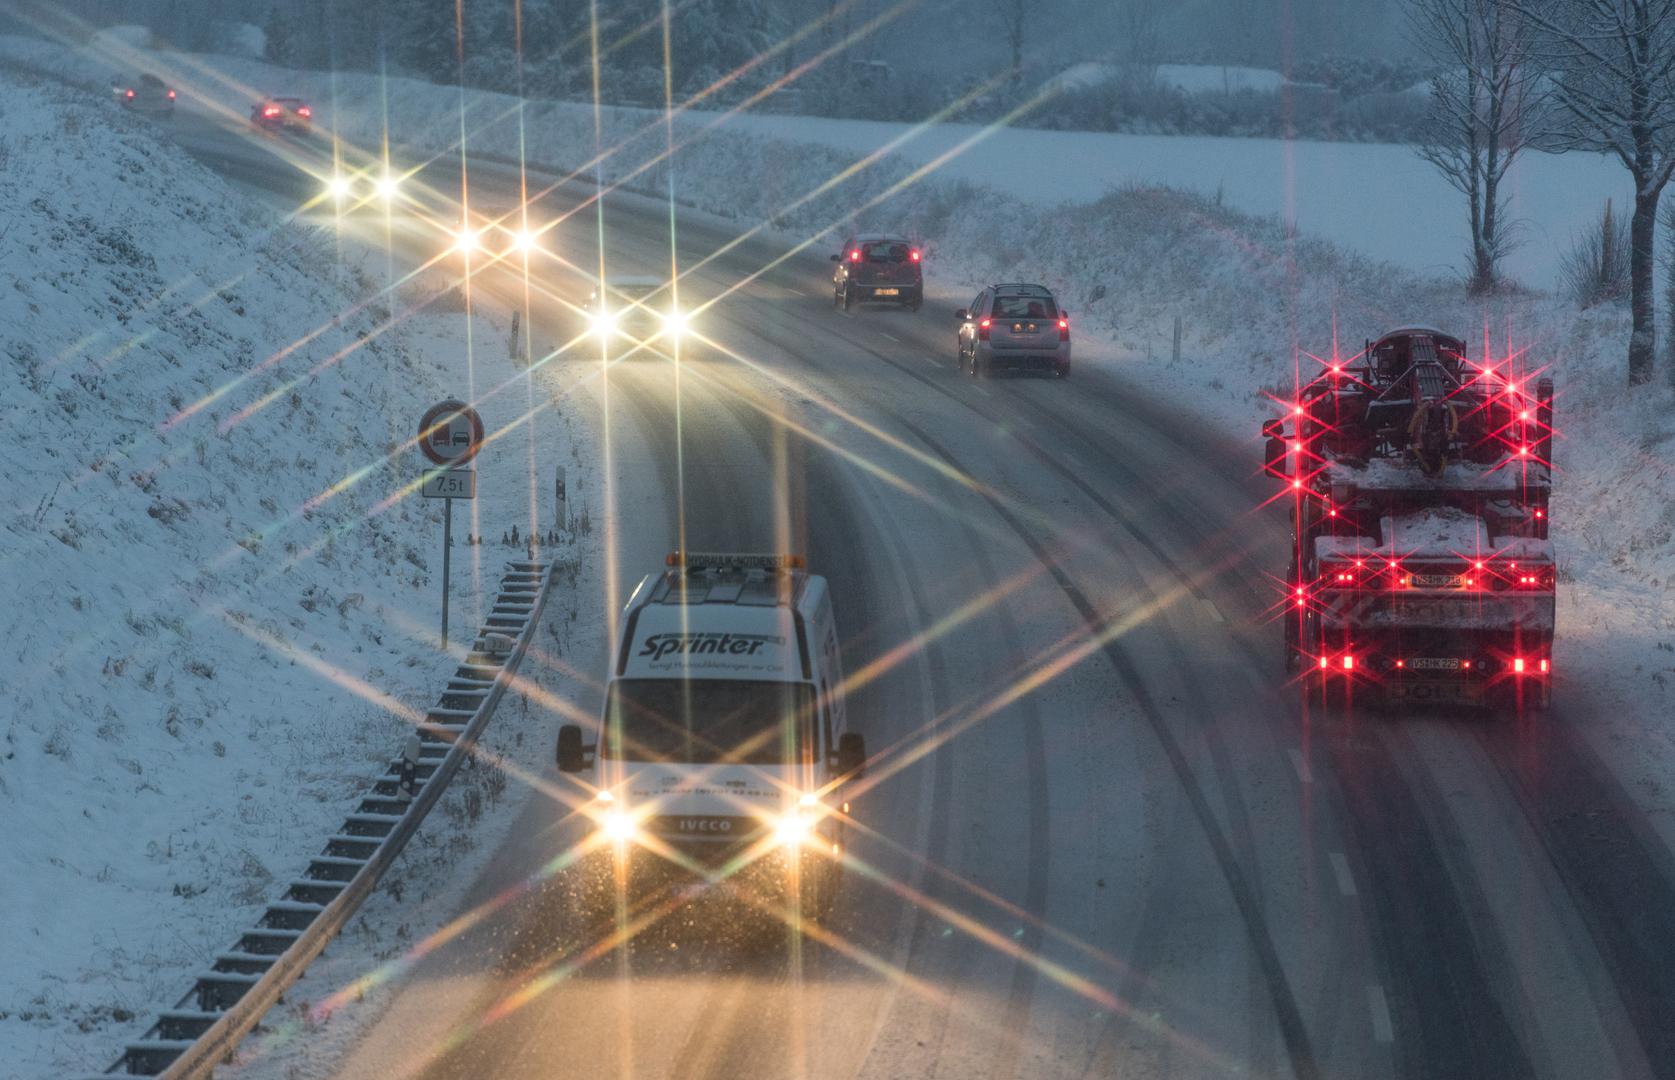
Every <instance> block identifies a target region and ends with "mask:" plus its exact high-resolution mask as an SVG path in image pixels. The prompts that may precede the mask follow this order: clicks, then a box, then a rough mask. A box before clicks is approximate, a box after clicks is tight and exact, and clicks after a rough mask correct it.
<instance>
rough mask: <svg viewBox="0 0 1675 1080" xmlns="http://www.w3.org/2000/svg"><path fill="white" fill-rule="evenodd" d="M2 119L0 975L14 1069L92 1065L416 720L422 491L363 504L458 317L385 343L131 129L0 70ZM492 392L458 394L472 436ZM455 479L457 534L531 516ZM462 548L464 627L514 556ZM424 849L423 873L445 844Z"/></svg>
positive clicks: (187, 164)
mask: <svg viewBox="0 0 1675 1080" xmlns="http://www.w3.org/2000/svg"><path fill="white" fill-rule="evenodd" d="M0 130H3V131H4V133H5V134H4V137H3V139H0V163H3V164H0V200H3V204H4V205H6V206H8V207H11V208H13V210H12V212H11V213H10V214H9V215H8V216H7V218H6V220H5V223H4V224H3V225H0V234H4V236H5V244H4V248H3V255H0V259H3V265H4V276H5V279H6V282H7V287H6V288H5V289H4V290H0V350H3V351H4V353H5V355H6V370H7V377H6V379H5V380H4V381H3V382H0V416H3V417H4V426H5V429H6V431H7V432H8V433H10V437H11V438H12V439H13V440H14V444H13V453H12V455H11V457H10V461H9V475H10V476H11V477H12V484H13V490H14V491H15V492H17V493H19V495H18V497H17V498H16V499H15V501H14V502H13V504H12V505H11V506H10V507H9V509H8V511H7V513H6V518H5V527H4V534H3V535H4V537H5V542H4V545H3V547H0V561H3V564H4V571H3V572H0V581H3V582H4V585H3V586H0V595H3V596H4V598H5V611H6V619H5V626H4V632H5V638H6V640H7V641H8V642H9V645H8V646H7V648H6V650H5V652H4V654H3V655H0V687H4V696H5V698H6V702H7V706H8V707H7V708H6V709H5V710H4V712H5V715H4V717H3V718H0V820H3V821H4V822H5V824H6V827H5V829H4V830H0V895H3V896H4V897H5V899H6V902H7V906H8V909H9V910H10V911H11V912H12V915H13V919H14V925H15V926H18V927H21V928H25V929H24V930H23V931H22V932H21V933H19V934H15V935H11V936H9V937H8V944H7V947H6V958H5V963H4V964H0V1048H3V1051H0V1076H8V1077H9V1076H44V1075H62V1074H63V1073H64V1072H66V1071H74V1070H78V1069H93V1068H95V1067H96V1068H103V1067H104V1066H106V1065H108V1064H109V1063H110V1059H111V1058H112V1057H113V1056H114V1054H115V1051H116V1047H117V1045H118V1043H119V1041H120V1040H121V1039H123V1038H128V1037H133V1036H136V1035H137V1034H139V1030H138V1027H137V1026H136V1022H137V1021H141V1020H143V1019H144V1018H145V1014H147V1013H149V1012H150V1011H151V1010H154V1009H156V1008H157V1007H158V1006H159V1005H161V1004H164V1003H165V1002H166V1001H167V1002H169V1003H172V999H173V997H174V996H175V995H178V994H179V993H181V992H183V991H184V990H185V989H186V987H187V986H188V985H189V976H190V975H191V974H192V973H194V972H196V971H198V970H201V969H202V968H203V966H204V964H205V962H206V959H207V957H208V956H209V954H210V952H212V951H213V950H214V949H217V948H221V947H224V946H225V945H226V944H227V943H228V942H230V941H231V939H232V936H233V933H234V931H235V929H236V928H239V927H242V926H244V925H248V923H249V922H250V921H251V920H252V919H253V917H254V915H255V914H256V913H257V912H258V911H259V908H260V905H261V904H262V903H263V902H264V901H266V900H268V899H271V898H272V897H273V896H274V895H276V894H277V892H278V891H279V887H278V882H280V881H283V880H284V879H286V878H287V877H289V876H290V875H292V874H294V873H295V872H296V871H297V870H298V869H299V868H300V867H301V866H303V865H304V863H305V862H306V858H307V856H308V855H309V854H311V853H313V852H314V851H315V850H317V848H318V844H319V841H320V838H321V837H322V836H323V835H325V833H327V832H328V831H331V829H333V828H335V826H336V825H337V823H338V822H339V821H340V820H341V815H342V813H343V812H344V810H345V809H346V807H347V806H348V805H349V804H350V800H351V799H352V798H353V797H355V796H356V795H357V794H358V793H359V792H360V791H362V790H363V788H364V786H365V783H366V780H367V778H368V777H370V776H372V775H374V774H376V773H378V772H381V771H382V767H383V764H384V762H386V761H387V760H388V759H389V756H390V755H391V754H392V753H393V752H394V751H395V750H396V749H397V748H399V746H400V745H401V741H402V732H403V731H404V730H405V729H406V723H407V718H410V717H411V716H413V715H414V714H413V712H412V710H413V709H415V708H423V707H424V706H426V705H428V704H429V703H430V702H431V701H433V700H434V695H435V693H436V691H437V689H438V688H439V687H440V685H441V682H442V679H443V678H444V676H445V675H446V674H447V672H448V671H449V670H451V668H452V666H453V665H452V663H451V662H449V660H448V659H447V658H446V657H445V656H443V655H442V654H441V653H439V652H437V650H436V648H435V640H434V635H435V632H436V621H437V607H438V581H439V578H438V569H439V567H438V562H439V558H440V524H439V509H438V507H439V504H431V503H429V502H428V501H427V500H417V499H401V500H394V499H391V498H390V497H391V496H392V495H394V494H395V493H396V492H397V491H398V490H399V489H400V488H401V487H402V486H403V485H405V484H406V483H408V482H410V481H411V480H412V479H413V478H414V476H415V475H417V472H418V469H417V463H416V462H415V461H414V460H412V457H413V455H412V454H411V453H410V452H402V451H401V450H400V448H401V447H402V444H403V443H404V442H405V441H406V440H407V439H408V438H409V437H410V436H411V430H410V429H412V428H413V427H414V426H415V425H416V424H417V421H418V417H419V414H420V412H421V411H422V410H423V409H424V408H425V407H426V406H427V405H429V404H430V403H431V402H433V401H435V400H437V399H439V398H441V397H444V396H447V395H449V394H465V393H467V392H468V388H467V386H466V385H465V382H466V379H465V377H464V372H463V371H462V370H461V369H462V366H463V365H462V363H461V360H460V358H461V357H463V356H464V355H465V346H464V343H463V339H464V317H463V316H462V315H461V314H460V313H459V310H458V309H457V306H455V307H454V308H453V309H452V310H450V305H448V304H447V303H445V302H436V303H431V304H429V305H428V306H427V307H423V308H419V309H418V313H417V314H414V315H412V316H410V317H409V318H406V319H403V320H401V322H400V323H399V325H396V326H395V327H394V328H391V325H390V324H389V323H388V322H387V315H388V312H387V310H386V309H385V308H384V306H383V301H381V300H377V299H375V297H376V296H377V294H378V293H379V291H380V287H381V285H382V260H381V259H369V258H367V257H366V256H365V254H364V253H361V252H357V251H355V250H353V249H348V248H346V249H343V250H337V249H334V247H333V245H332V243H331V241H330V239H329V236H328V234H324V233H321V232H319V231H318V230H315V229H313V228H309V227H306V226H302V225H298V224H287V223H285V222H284V221H283V220H282V219H281V218H280V216H279V215H278V214H277V213H276V212H275V211H273V210H271V209H269V208H268V207H267V206H266V205H265V204H262V203H259V202H253V201H251V200H250V199H249V198H247V197H245V196H244V195H242V194H240V193H238V192H237V191H234V190H232V189H230V188H228V187H227V186H226V185H225V184H224V183H223V182H222V181H221V180H220V179H219V178H218V177H216V176H215V175H213V174H211V173H209V172H208V171H207V170H205V169H204V168H203V167H202V166H200V165H198V164H197V163H196V162H194V161H192V160H191V159H189V158H187V157H186V156H185V155H184V154H183V153H181V152H180V151H179V150H177V149H176V148H175V147H174V146H173V145H172V144H171V143H169V142H168V141H167V140H160V139H158V138H157V137H156V135H155V132H154V129H153V128H152V126H151V125H150V124H149V123H148V122H146V121H144V120H142V119H139V118H135V117H130V116H127V115H123V114H121V113H117V112H114V111H113V110H111V109H110V108H108V106H107V103H106V102H104V101H101V100H98V99H97V98H91V99H90V98H89V97H88V96H87V95H85V94H81V93H72V92H67V91H65V90H64V89H63V88H62V87H58V86H55V85H54V84H51V83H35V84H29V83H27V82H20V81H16V80H14V79H12V78H11V77H5V78H3V79H0ZM373 268H376V269H375V271H374V269H373ZM374 274H376V277H375V276H374ZM426 287H427V286H426V285H425V283H423V282H419V283H415V285H414V286H413V288H412V289H410V290H408V291H406V292H405V293H404V294H403V295H402V297H401V300H402V302H404V303H411V304H417V303H419V302H421V301H424V300H426V299H427V296H426V295H425V294H424V292H423V290H424V288H426ZM495 329H496V327H495V325H494V320H493V318H492V317H491V318H489V319H479V320H478V326H477V332H478V334H479V335H485V334H488V333H492V332H494V330H495ZM485 374H486V373H485ZM478 389H479V390H480V391H481V390H484V389H486V387H482V386H479V387H478ZM511 396H512V395H501V398H509V397H511ZM517 397H518V399H519V400H517V401H510V400H500V399H498V398H491V399H490V400H488V401H486V402H485V403H484V405H483V412H484V414H485V418H486V419H487V420H488V422H489V423H490V424H491V425H496V424H499V423H504V422H505V421H507V420H508V419H510V418H511V417H514V416H517V415H520V414H521V413H522V412H523V411H524V410H525V408H526V405H525V403H524V402H523V401H522V395H517ZM542 423H545V421H544V420H543V421H542ZM540 437H541V438H543V439H545V440H551V443H552V444H553V445H557V446H563V445H564V442H565V441H566V440H565V436H564V435H563V433H562V432H561V431H557V430H545V429H544V430H542V431H541V433H540ZM526 454H527V450H526V448H525V446H524V444H523V441H522V440H518V439H512V440H507V441H506V442H504V443H502V444H500V445H499V446H497V447H494V448H491V450H490V451H489V452H487V453H485V455H484V459H483V465H482V467H483V468H484V469H485V470H489V471H490V474H491V475H492V471H493V470H495V469H497V468H499V469H500V470H502V471H501V475H502V476H506V477H510V476H513V475H518V476H521V475H522V473H523V472H524V471H525V469H524V468H523V462H522V458H523V456H524V455H526ZM496 455H504V457H505V460H504V461H499V460H497V457H496ZM514 469H516V470H517V471H516V473H515V474H514V473H513V471H512V470H514ZM482 487H483V493H484V497H483V499H482V500H481V503H480V505H479V507H478V510H479V512H480V513H481V515H482V521H483V524H481V525H479V526H478V528H479V529H480V530H482V531H488V530H489V529H493V530H494V531H495V533H496V536H498V533H499V531H500V530H503V529H504V528H505V527H507V526H508V525H509V524H511V523H512V522H514V521H518V520H520V517H519V513H520V512H521V513H522V514H527V509H526V507H527V498H528V490H527V487H526V486H525V485H523V484H521V483H516V482H512V483H503V484H500V485H494V484H492V483H490V482H488V481H487V480H485V482H484V484H483V485H482ZM387 500H388V501H387ZM514 508H516V509H514ZM456 528H457V535H456V542H457V545H458V550H457V551H456V559H455V570H454V578H455V589H454V596H453V604H454V612H455V615H454V618H455V620H456V623H455V625H456V626H470V625H472V623H473V622H474V620H475V619H477V618H478V617H479V616H480V612H481V605H480V597H481V594H482V591H483V590H484V589H485V588H487V589H492V587H493V586H494V585H495V584H496V582H497V579H498V574H499V572H500V565H501V561H502V559H503V558H504V557H505V556H508V555H511V554H513V553H510V552H506V551H504V550H502V549H500V548H498V547H496V546H495V545H493V543H492V542H491V543H490V544H489V545H486V546H484V547H482V548H472V549H467V548H465V547H464V545H463V540H464V534H465V533H466V532H467V531H469V530H470V528H471V521H470V517H469V515H464V516H462V517H461V518H460V520H458V521H456ZM456 636H457V635H456ZM459 651H460V650H459V649H458V647H457V642H456V649H455V652H456V653H458V652H459ZM509 697H510V696H509ZM444 817H446V815H444ZM427 833H429V834H430V835H424V834H422V835H421V838H420V840H418V841H416V844H417V847H416V848H415V852H416V854H414V855H412V856H410V857H409V858H410V859H413V860H415V861H416V862H417V863H418V864H419V865H423V864H425V863H427V862H430V861H434V860H435V859H437V858H440V857H442V855H443V854H445V850H444V849H446V848H447V845H448V844H449V843H451V842H452V841H451V838H450V836H449V834H448V832H447V831H446V830H445V829H443V830H427Z"/></svg>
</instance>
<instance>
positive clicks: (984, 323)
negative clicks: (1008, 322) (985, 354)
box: [977, 319, 989, 341]
mask: <svg viewBox="0 0 1675 1080" xmlns="http://www.w3.org/2000/svg"><path fill="white" fill-rule="evenodd" d="M977 340H978V341H987V340H989V320H988V319H978V320H977Z"/></svg>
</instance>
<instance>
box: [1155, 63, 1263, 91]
mask: <svg viewBox="0 0 1675 1080" xmlns="http://www.w3.org/2000/svg"><path fill="white" fill-rule="evenodd" d="M1157 81H1158V82H1160V83H1163V84H1164V85H1165V86H1173V87H1175V88H1176V89H1177V90H1184V91H1186V92H1187V93H1189V94H1237V93H1240V92H1241V91H1246V90H1248V91H1253V92H1256V93H1273V92H1274V91H1276V90H1278V89H1279V88H1280V87H1281V86H1284V85H1285V77H1284V76H1283V75H1281V74H1280V73H1279V72H1277V71H1275V70H1273V69H1272V68H1259V67H1240V66H1238V65H1236V64H1229V65H1225V66H1224V65H1221V64H1159V65H1158V66H1157Z"/></svg>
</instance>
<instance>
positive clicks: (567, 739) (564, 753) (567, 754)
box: [557, 724, 594, 773]
mask: <svg viewBox="0 0 1675 1080" xmlns="http://www.w3.org/2000/svg"><path fill="white" fill-rule="evenodd" d="M593 749H594V747H590V746H584V745H582V729H581V728H579V727H577V726H576V725H575V724H565V725H564V726H563V727H561V728H559V729H558V754H557V757H558V771H559V772H562V773H579V772H582V771H584V770H586V769H587V767H588V766H590V765H592V764H593V762H592V760H590V757H591V755H590V751H592V750H593Z"/></svg>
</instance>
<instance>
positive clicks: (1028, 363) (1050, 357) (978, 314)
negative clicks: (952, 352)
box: [954, 285, 1070, 379]
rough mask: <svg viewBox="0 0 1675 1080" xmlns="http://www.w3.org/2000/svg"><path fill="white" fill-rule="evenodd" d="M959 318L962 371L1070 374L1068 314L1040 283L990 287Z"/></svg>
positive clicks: (959, 313)
mask: <svg viewBox="0 0 1675 1080" xmlns="http://www.w3.org/2000/svg"><path fill="white" fill-rule="evenodd" d="M954 317H955V318H957V319H959V320H960V336H959V350H960V355H959V365H960V370H961V371H962V372H968V373H970V374H972V375H975V376H978V377H980V378H987V377H988V376H990V375H993V374H994V373H995V372H997V371H1003V370H1010V371H1050V372H1052V373H1053V374H1054V375H1057V376H1058V377H1059V378H1061V379H1062V378H1065V377H1066V376H1068V375H1069V374H1070V312H1068V311H1066V310H1065V309H1064V308H1061V307H1059V305H1058V301H1057V300H1055V299H1054V298H1053V293H1052V290H1051V289H1048V288H1046V287H1045V286H1042V285H990V286H989V287H988V288H986V289H984V290H983V291H982V292H980V293H978V294H977V299H975V300H973V301H972V302H971V306H970V307H969V308H961V309H960V310H959V311H957V312H955V313H954Z"/></svg>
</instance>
